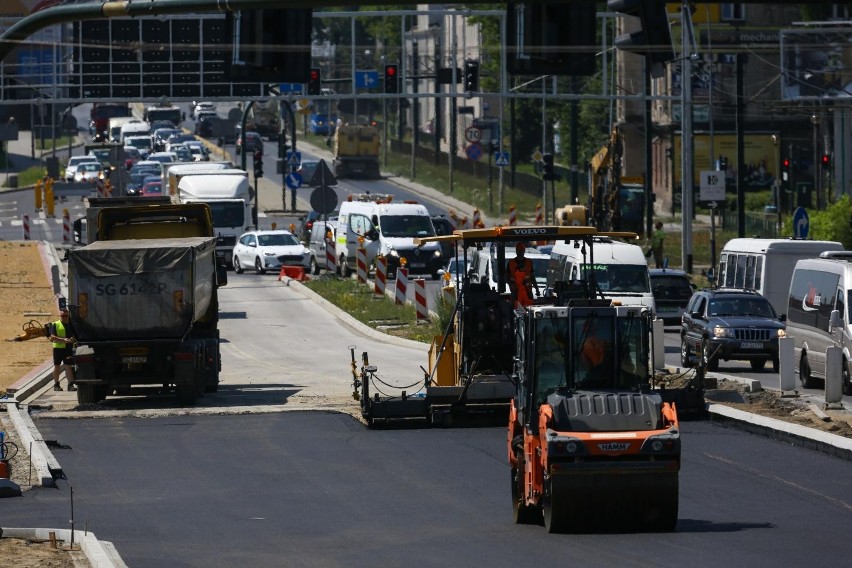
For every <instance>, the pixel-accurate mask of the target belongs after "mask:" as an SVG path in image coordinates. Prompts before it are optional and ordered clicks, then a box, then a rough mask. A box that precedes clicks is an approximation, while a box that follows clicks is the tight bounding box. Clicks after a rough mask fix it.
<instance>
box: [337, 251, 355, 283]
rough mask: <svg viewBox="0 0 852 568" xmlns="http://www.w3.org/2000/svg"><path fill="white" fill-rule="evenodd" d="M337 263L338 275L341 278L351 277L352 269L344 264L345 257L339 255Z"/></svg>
mask: <svg viewBox="0 0 852 568" xmlns="http://www.w3.org/2000/svg"><path fill="white" fill-rule="evenodd" d="M339 263H340V275H341V276H342V277H343V278H349V277H351V276H352V269H350V268H349V265H348V264H346V256H345V255H342V254H341V255H340V260H339Z"/></svg>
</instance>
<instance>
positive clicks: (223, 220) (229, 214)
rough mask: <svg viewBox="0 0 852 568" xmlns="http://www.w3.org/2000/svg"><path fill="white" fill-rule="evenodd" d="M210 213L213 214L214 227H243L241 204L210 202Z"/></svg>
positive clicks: (243, 218) (242, 208)
mask: <svg viewBox="0 0 852 568" xmlns="http://www.w3.org/2000/svg"><path fill="white" fill-rule="evenodd" d="M207 205H209V206H210V212H211V213H213V226H214V227H244V226H245V217H244V210H245V208H244V207H243V204H242V203H236V202H225V203H217V202H215V201H210V202H208V203H207Z"/></svg>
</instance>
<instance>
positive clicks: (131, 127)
mask: <svg viewBox="0 0 852 568" xmlns="http://www.w3.org/2000/svg"><path fill="white" fill-rule="evenodd" d="M128 136H151V126H150V125H149V124H148V123H147V122H145V121H144V120H139V119H138V118H136V119H133V120H131V121H130V122H126V123H124V124H122V125H121V135H120V136H119V140H118V141H119V143H121V144H124V140H125V138H127V137H128Z"/></svg>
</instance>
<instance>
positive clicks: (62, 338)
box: [48, 310, 77, 391]
mask: <svg viewBox="0 0 852 568" xmlns="http://www.w3.org/2000/svg"><path fill="white" fill-rule="evenodd" d="M48 329H49V336H48V338H49V339H50V341H51V342H52V343H53V390H55V391H61V390H62V385H60V384H59V370H60V369H59V368H60V367H64V368H65V377H66V378H67V379H68V390H69V391H75V390H77V386H76V385H75V384H74V368H73V367H72V366H71V365H72V363H73V356H74V352H73V347H74V344H75V343H76V342H77V340H76V339H75V338H74V334H73V330H72V329H71V325H70V323H69V321H68V310H61V311H60V312H59V320H58V321H55V322H53V323H51V324H49V328H48Z"/></svg>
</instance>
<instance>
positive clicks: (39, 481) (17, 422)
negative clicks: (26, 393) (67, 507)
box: [6, 404, 56, 487]
mask: <svg viewBox="0 0 852 568" xmlns="http://www.w3.org/2000/svg"><path fill="white" fill-rule="evenodd" d="M6 412H7V414H8V415H9V420H10V421H11V422H12V426H13V427H14V428H15V432H17V435H18V439H19V440H20V441H21V444H23V446H24V449H25V450H26V451H27V453H28V454H29V456H30V462H31V463H32V467H33V469H34V470H35V473H36V483H34V485H40V486H42V487H56V480H55V479H54V477H53V474H52V473H51V471H50V466H49V463H50V460H49V459H48V457H47V456H46V455H45V454H44V451H47V446H45V445H44V441H43V440H41V439H40V437H39V439H38V440H36V438H35V437H34V436H33V430H35V425H33V426H32V430H31V429H30V427H29V425H31V424H32V421H31V420H30V419H29V415H27V416H26V418H24V415H22V414H21V411H20V410H19V409H18V407H17V406H16V405H14V404H7V405H6ZM24 414H26V413H24ZM35 431H36V432H37V430H35ZM43 450H44V451H43ZM48 453H50V452H48ZM50 459H52V461H53V462H56V458H54V457H53V454H50Z"/></svg>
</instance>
